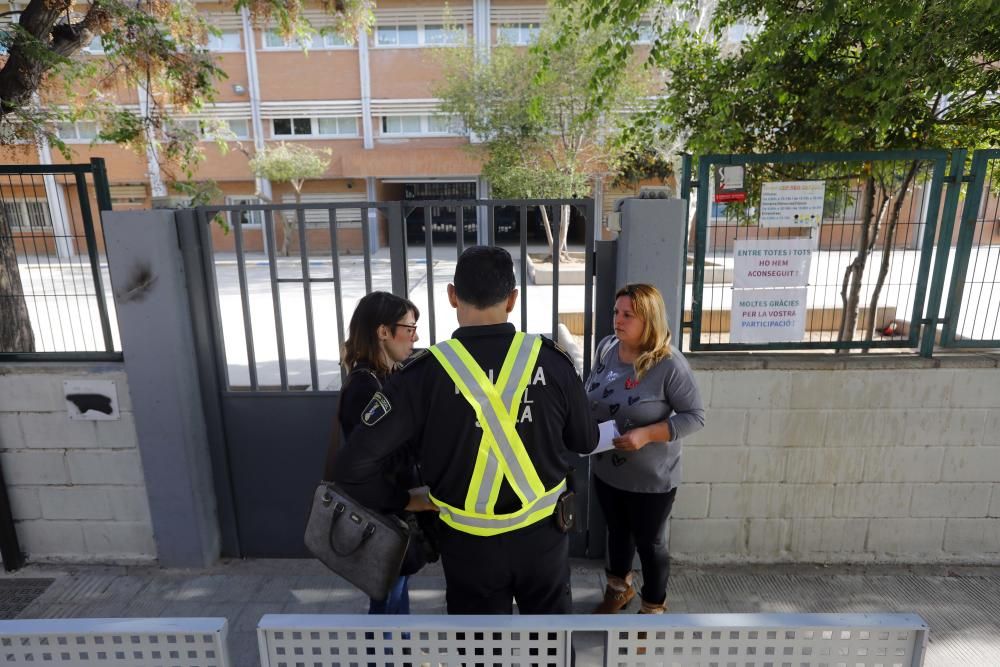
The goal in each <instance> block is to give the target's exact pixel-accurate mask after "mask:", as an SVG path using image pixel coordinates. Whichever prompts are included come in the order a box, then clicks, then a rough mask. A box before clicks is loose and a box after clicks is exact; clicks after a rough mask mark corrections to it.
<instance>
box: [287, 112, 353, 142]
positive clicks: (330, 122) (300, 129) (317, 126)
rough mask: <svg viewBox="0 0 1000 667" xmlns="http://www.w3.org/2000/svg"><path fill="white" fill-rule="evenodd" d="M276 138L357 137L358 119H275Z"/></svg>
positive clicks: (324, 117) (329, 117)
mask: <svg viewBox="0 0 1000 667" xmlns="http://www.w3.org/2000/svg"><path fill="white" fill-rule="evenodd" d="M271 122H272V127H273V128H274V133H273V136H275V137H356V136H358V119H357V118H355V117H353V116H346V117H340V116H318V117H316V118H275V119H274V120H273V121H271Z"/></svg>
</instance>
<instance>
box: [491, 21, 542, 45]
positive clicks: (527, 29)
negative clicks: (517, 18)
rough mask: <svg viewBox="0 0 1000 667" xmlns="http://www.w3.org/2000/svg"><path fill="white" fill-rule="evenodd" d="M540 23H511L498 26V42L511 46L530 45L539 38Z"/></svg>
mask: <svg viewBox="0 0 1000 667" xmlns="http://www.w3.org/2000/svg"><path fill="white" fill-rule="evenodd" d="M540 29H541V27H540V25H539V24H538V23H511V24H509V25H502V26H500V27H499V28H497V42H499V43H500V44H509V45H511V46H528V45H529V44H534V43H535V41H537V40H538V33H539V30H540Z"/></svg>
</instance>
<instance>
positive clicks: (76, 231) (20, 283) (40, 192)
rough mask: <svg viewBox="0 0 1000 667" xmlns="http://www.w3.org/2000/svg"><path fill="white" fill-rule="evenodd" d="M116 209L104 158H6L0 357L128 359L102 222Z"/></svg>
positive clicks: (0, 211)
mask: <svg viewBox="0 0 1000 667" xmlns="http://www.w3.org/2000/svg"><path fill="white" fill-rule="evenodd" d="M109 210H111V195H110V188H109V187H108V179H107V173H106V171H105V167H104V161H103V160H102V159H100V158H94V159H93V160H91V162H90V163H89V164H67V165H0V311H2V313H3V317H2V318H0V361H12V360H44V359H63V360H74V359H79V360H104V359H121V353H120V346H119V343H118V342H117V325H116V322H115V317H114V313H113V310H112V309H113V306H110V307H109V304H110V303H113V300H112V299H109V298H108V294H107V293H106V289H107V288H108V286H109V284H110V283H109V281H108V278H107V274H106V267H102V262H101V255H102V253H103V249H104V240H103V233H102V231H101V228H100V226H99V225H97V224H95V220H96V219H98V218H97V216H98V215H99V212H100V211H109ZM95 211H97V212H98V213H97V214H96V215H95Z"/></svg>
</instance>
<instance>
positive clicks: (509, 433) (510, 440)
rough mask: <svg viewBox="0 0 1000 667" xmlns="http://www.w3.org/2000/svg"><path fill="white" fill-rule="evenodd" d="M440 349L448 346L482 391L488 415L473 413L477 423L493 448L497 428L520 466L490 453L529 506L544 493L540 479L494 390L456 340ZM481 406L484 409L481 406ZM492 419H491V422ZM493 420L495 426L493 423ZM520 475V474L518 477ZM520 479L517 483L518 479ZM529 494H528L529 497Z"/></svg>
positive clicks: (496, 449) (500, 454) (498, 450)
mask: <svg viewBox="0 0 1000 667" xmlns="http://www.w3.org/2000/svg"><path fill="white" fill-rule="evenodd" d="M441 347H448V348H449V349H450V350H451V351H452V352H453V353H454V354H455V355H456V356H457V357H458V359H459V360H460V361H461V362H462V364H463V365H464V366H465V370H466V372H468V373H469V375H471V376H472V378H473V380H474V381H475V382H476V384H477V385H478V388H479V390H480V391H481V392H482V394H483V396H484V397H485V398H486V400H487V401H488V402H489V407H491V408H492V410H491V414H486V413H485V410H483V408H482V407H481V408H480V410H479V411H478V413H477V414H480V415H482V416H483V417H485V419H481V420H480V422H479V423H480V425H481V426H483V427H484V430H486V429H489V430H490V431H491V435H492V436H493V440H494V441H495V442H494V443H492V444H494V445H498V443H497V442H496V441H498V440H499V438H497V435H498V434H497V433H495V432H493V430H494V427H499V428H500V429H501V431H502V434H503V436H505V437H504V444H506V445H507V446H508V447H509V448H510V453H511V454H512V455H513V456H514V458H515V459H516V463H519V464H520V465H518V466H517V469H516V470H515V468H514V466H512V465H511V464H512V463H514V462H512V461H509V460H508V459H507V456H505V452H504V451H503V449H502V448H501V447H499V446H495V447H494V452H496V454H497V458H498V459H499V461H500V467H501V468H503V471H504V475H505V476H506V477H507V479H508V480H509V481H510V483H511V487H513V489H514V492H515V493H517V495H518V497H519V498H521V502H523V503H529V502H531V501H532V500H534V499H535V498H537V497H538V496H540V495H541V494H543V493H545V487H544V486H543V485H542V480H541V479H539V477H538V473H537V472H536V471H535V467H534V466H533V465H532V464H531V459H530V458H529V457H528V454H527V452H526V451H525V449H524V444H523V443H522V442H521V436H519V435H518V433H517V429H515V428H514V420H513V419H511V417H510V414H509V413H507V411H506V410H505V409H504V406H503V402H502V400H501V398H500V395H499V394H498V393H497V390H496V387H494V386H493V384H492V383H491V382H490V381H489V378H487V377H486V373H484V372H483V369H482V368H480V367H479V364H477V363H476V360H475V359H473V358H472V355H471V354H469V351H468V350H466V349H465V347H464V346H463V345H462V344H461V343H460V342H458V341H457V340H448V341H445V342H444V343H441ZM469 396H472V392H471V391H470V392H469ZM484 407H485V406H484ZM491 417H492V419H491ZM494 420H495V423H494ZM518 473H520V475H519V474H518ZM519 476H520V477H521V480H518V477H519ZM522 481H523V483H525V484H526V485H527V486H528V488H527V489H523V488H520V487H521V482H522ZM529 492H530V495H529Z"/></svg>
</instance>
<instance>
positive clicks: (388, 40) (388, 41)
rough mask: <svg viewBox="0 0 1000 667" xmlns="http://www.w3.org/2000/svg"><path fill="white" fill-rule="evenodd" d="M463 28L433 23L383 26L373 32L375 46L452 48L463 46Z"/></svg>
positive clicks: (464, 39)
mask: <svg viewBox="0 0 1000 667" xmlns="http://www.w3.org/2000/svg"><path fill="white" fill-rule="evenodd" d="M465 41H466V31H465V26H464V25H461V26H455V25H444V24H442V23H434V24H427V25H385V26H382V25H380V26H378V28H377V29H376V30H375V46H381V47H389V48H395V47H405V46H454V45H459V44H465Z"/></svg>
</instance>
